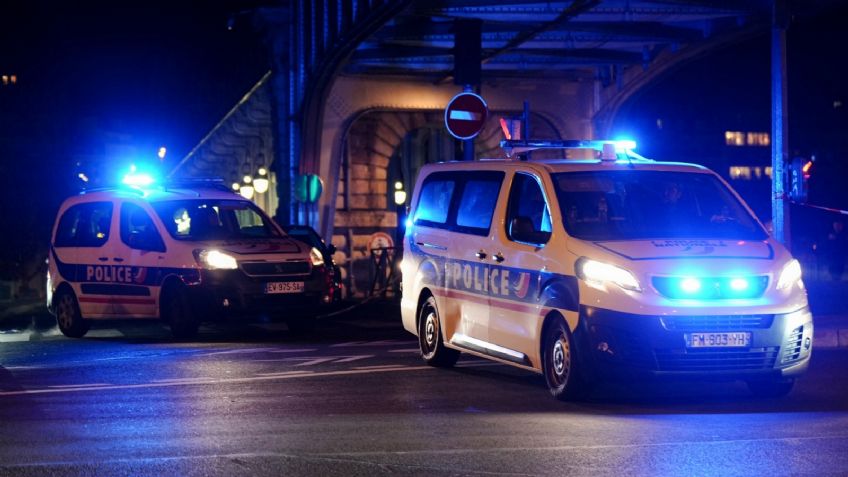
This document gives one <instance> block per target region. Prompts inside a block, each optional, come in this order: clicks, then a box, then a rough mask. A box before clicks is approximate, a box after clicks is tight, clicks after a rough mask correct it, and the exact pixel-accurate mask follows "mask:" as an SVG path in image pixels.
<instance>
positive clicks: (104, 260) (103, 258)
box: [97, 257, 109, 262]
mask: <svg viewBox="0 0 848 477" xmlns="http://www.w3.org/2000/svg"><path fill="white" fill-rule="evenodd" d="M97 260H100V261H101V262H107V261H109V257H97Z"/></svg>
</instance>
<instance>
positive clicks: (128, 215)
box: [121, 202, 165, 252]
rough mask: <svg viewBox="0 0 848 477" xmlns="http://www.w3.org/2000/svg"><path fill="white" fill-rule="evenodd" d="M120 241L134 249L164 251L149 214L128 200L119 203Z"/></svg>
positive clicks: (163, 245)
mask: <svg viewBox="0 0 848 477" xmlns="http://www.w3.org/2000/svg"><path fill="white" fill-rule="evenodd" d="M121 241H122V242H124V243H125V244H127V245H128V246H129V247H130V248H134V249H136V250H149V251H154V252H164V251H165V244H164V242H162V237H161V236H160V235H159V232H158V231H157V230H156V225H155V224H154V223H153V219H151V218H150V215H148V214H147V212H145V211H144V209H142V208H141V207H139V206H138V205H136V204H131V203H128V202H127V203H124V204H122V205H121Z"/></svg>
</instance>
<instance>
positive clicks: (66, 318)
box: [54, 290, 91, 338]
mask: <svg viewBox="0 0 848 477" xmlns="http://www.w3.org/2000/svg"><path fill="white" fill-rule="evenodd" d="M54 300H56V322H57V323H58V324H59V331H61V332H62V334H63V335H65V336H67V337H68V338H82V337H83V336H85V334H86V333H88V329H89V328H90V326H91V324H90V323H89V322H88V321H87V320H85V319H84V318H83V317H82V313H80V308H79V303H77V298H76V296H74V293H73V292H72V291H69V290H63V291H61V292H59V294H58V296H56V297H55V298H54Z"/></svg>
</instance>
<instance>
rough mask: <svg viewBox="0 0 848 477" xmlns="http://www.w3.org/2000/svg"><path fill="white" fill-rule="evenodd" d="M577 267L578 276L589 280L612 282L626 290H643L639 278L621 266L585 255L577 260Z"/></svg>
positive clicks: (592, 281)
mask: <svg viewBox="0 0 848 477" xmlns="http://www.w3.org/2000/svg"><path fill="white" fill-rule="evenodd" d="M575 268H576V271H577V276H578V277H580V278H581V279H582V280H585V281H587V282H591V283H599V284H604V283H612V284H614V285H617V286H619V287H621V288H623V289H625V290H631V291H638V292H640V291H642V287H640V286H639V280H636V277H635V276H634V275H633V274H632V273H630V272H629V271H627V270H625V269H623V268H621V267H617V266H615V265H610V264H609V263H604V262H598V261H596V260H591V259H588V258H585V257H583V258H580V259H579V260H577V264H576V267H575Z"/></svg>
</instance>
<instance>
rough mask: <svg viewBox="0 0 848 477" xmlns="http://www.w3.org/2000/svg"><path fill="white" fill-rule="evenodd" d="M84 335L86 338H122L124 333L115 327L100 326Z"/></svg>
mask: <svg viewBox="0 0 848 477" xmlns="http://www.w3.org/2000/svg"><path fill="white" fill-rule="evenodd" d="M85 336H86V338H123V337H124V336H125V335H124V334H123V333H121V332H120V331H118V330H117V329H115V328H102V329H97V330H91V331H89V332H88V333H86V334H85Z"/></svg>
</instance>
